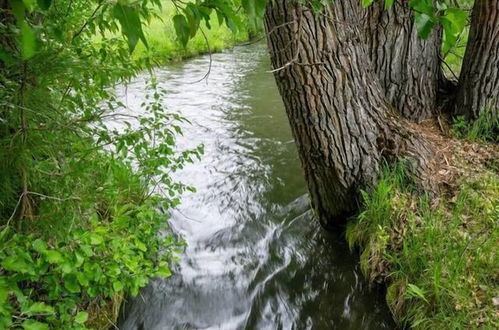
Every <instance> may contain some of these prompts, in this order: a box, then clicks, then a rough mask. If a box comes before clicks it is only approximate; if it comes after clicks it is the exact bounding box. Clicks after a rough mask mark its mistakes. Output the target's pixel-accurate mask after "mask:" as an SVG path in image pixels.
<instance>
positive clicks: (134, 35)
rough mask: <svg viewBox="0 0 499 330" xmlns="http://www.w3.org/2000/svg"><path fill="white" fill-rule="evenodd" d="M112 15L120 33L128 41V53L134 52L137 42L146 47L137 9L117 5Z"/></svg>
mask: <svg viewBox="0 0 499 330" xmlns="http://www.w3.org/2000/svg"><path fill="white" fill-rule="evenodd" d="M113 15H114V17H115V18H117V19H118V21H119V22H120V25H121V33H122V34H123V35H124V36H125V37H126V39H127V41H128V48H129V49H130V53H132V52H133V51H134V49H135V46H137V43H138V42H139V40H142V42H143V43H144V45H145V46H146V47H148V44H147V40H146V37H145V35H144V31H142V23H141V22H140V16H139V9H138V8H135V7H132V6H128V5H122V4H120V3H117V4H116V5H114V8H113Z"/></svg>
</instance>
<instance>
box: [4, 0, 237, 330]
mask: <svg viewBox="0 0 499 330" xmlns="http://www.w3.org/2000/svg"><path fill="white" fill-rule="evenodd" d="M223 3H225V1H214V2H213V3H211V4H209V3H208V2H203V4H201V3H199V6H205V7H206V8H205V9H206V10H207V12H215V11H217V13H218V14H217V15H218V16H219V18H222V19H224V20H225V21H226V20H227V17H226V16H227V15H226V14H225V12H226V11H223V10H222V9H220V8H219V7H220V6H222V7H223ZM161 5H162V3H161V2H160V1H159V0H150V1H149V0H143V1H121V0H120V1H118V2H107V1H102V0H96V1H91V2H88V1H74V0H62V1H57V3H56V2H54V1H49V0H45V1H26V0H24V1H21V0H10V1H8V2H2V5H1V7H0V181H1V182H2V185H0V225H1V227H0V230H2V237H1V244H0V246H1V250H0V265H1V268H0V327H1V328H19V327H23V328H25V329H45V328H48V327H50V328H59V329H70V328H84V324H85V321H86V319H87V317H88V314H86V313H87V310H88V309H89V308H90V309H92V310H95V308H93V307H92V306H94V305H96V304H97V305H99V304H100V303H102V302H105V301H106V300H108V299H110V298H111V297H112V296H113V295H115V294H117V293H120V294H122V293H131V294H136V293H137V291H138V289H139V288H140V287H142V286H144V285H145V284H146V283H147V280H148V279H149V278H150V277H153V276H169V274H170V271H169V267H170V264H171V263H172V262H174V261H175V258H174V252H175V251H176V250H177V249H178V247H179V246H181V244H180V243H179V242H178V241H177V240H176V239H175V237H174V236H173V235H172V233H170V232H169V231H168V229H167V215H166V214H165V211H168V210H169V209H171V208H173V207H175V206H177V205H178V203H179V202H180V196H181V194H182V193H183V192H185V191H186V190H190V191H193V188H191V187H186V186H184V185H183V184H181V183H179V182H175V181H173V180H172V179H171V174H172V173H173V172H175V171H176V170H177V169H179V168H182V167H183V166H184V165H185V163H187V162H192V161H194V159H195V158H199V157H200V155H201V153H202V151H203V148H202V146H200V147H198V148H196V149H194V150H181V151H179V150H177V149H176V147H175V136H176V135H178V134H181V133H182V132H181V129H180V125H181V123H185V122H186V120H185V119H184V118H182V117H181V116H179V115H178V114H174V113H169V112H168V111H167V109H164V108H163V106H162V104H163V99H164V97H165V91H163V90H161V89H160V88H158V87H157V86H156V83H155V81H154V79H151V83H150V85H149V91H150V95H149V96H148V97H147V99H146V100H144V103H143V108H142V110H141V111H140V112H139V113H132V112H131V111H130V110H129V109H127V108H126V105H125V104H123V103H121V102H120V101H119V99H118V98H117V97H116V95H114V90H113V88H110V87H112V86H113V85H114V84H117V83H127V82H128V81H129V80H130V79H131V78H132V77H133V76H134V75H135V74H137V73H138V72H139V71H140V70H142V69H143V68H149V69H151V63H150V62H149V61H148V59H144V58H140V59H137V58H134V57H133V56H132V55H131V54H132V52H133V51H134V50H135V49H136V48H137V45H139V44H141V43H142V44H143V45H146V46H147V45H149V42H148V40H147V39H146V36H147V34H146V33H147V31H146V29H144V24H146V23H147V22H149V21H152V20H153V19H155V18H157V10H158V8H160V7H161ZM180 5H182V6H183V5H184V4H183V3H182V4H180V3H177V4H176V6H177V10H179V11H180V10H182V7H180ZM217 8H219V9H217ZM228 11H229V9H227V12H228ZM210 19H211V16H210V18H205V21H206V24H208V22H209V21H210ZM159 196H161V197H159ZM159 230H162V231H163V232H162V234H160V235H158V231H159ZM91 307H92V308H91Z"/></svg>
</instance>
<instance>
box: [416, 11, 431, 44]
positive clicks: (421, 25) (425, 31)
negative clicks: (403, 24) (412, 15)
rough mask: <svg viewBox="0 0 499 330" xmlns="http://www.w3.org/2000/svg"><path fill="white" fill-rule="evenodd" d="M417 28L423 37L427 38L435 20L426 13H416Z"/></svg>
mask: <svg viewBox="0 0 499 330" xmlns="http://www.w3.org/2000/svg"><path fill="white" fill-rule="evenodd" d="M415 22H416V28H417V30H418V34H419V36H420V37H421V38H423V39H426V38H428V36H429V35H430V33H431V30H432V29H433V27H434V26H435V22H434V21H433V20H432V19H431V17H430V16H428V15H426V14H420V13H416V20H415Z"/></svg>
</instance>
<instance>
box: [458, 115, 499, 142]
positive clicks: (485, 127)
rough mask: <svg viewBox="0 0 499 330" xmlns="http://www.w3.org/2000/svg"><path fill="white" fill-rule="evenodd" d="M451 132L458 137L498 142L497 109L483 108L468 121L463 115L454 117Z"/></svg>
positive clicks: (498, 120)
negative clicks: (472, 119) (470, 121)
mask: <svg viewBox="0 0 499 330" xmlns="http://www.w3.org/2000/svg"><path fill="white" fill-rule="evenodd" d="M452 132H453V134H454V135H455V136H457V137H459V138H466V139H468V140H470V141H476V142H487V141H489V142H496V143H497V142H499V112H498V111H497V109H492V108H489V109H485V110H483V111H481V112H480V115H479V116H478V118H477V119H476V120H475V121H473V122H472V123H469V122H468V121H467V120H466V118H465V117H464V116H457V117H456V118H454V123H453V124H452Z"/></svg>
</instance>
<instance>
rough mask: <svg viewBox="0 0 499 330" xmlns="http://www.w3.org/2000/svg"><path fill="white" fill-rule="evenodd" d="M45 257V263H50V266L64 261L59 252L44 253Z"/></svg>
mask: <svg viewBox="0 0 499 330" xmlns="http://www.w3.org/2000/svg"><path fill="white" fill-rule="evenodd" d="M44 254H45V257H46V258H47V261H48V262H50V263H51V264H60V263H61V262H63V261H64V258H63V257H62V254H61V253H60V252H59V251H55V250H49V251H45V253H44Z"/></svg>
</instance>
